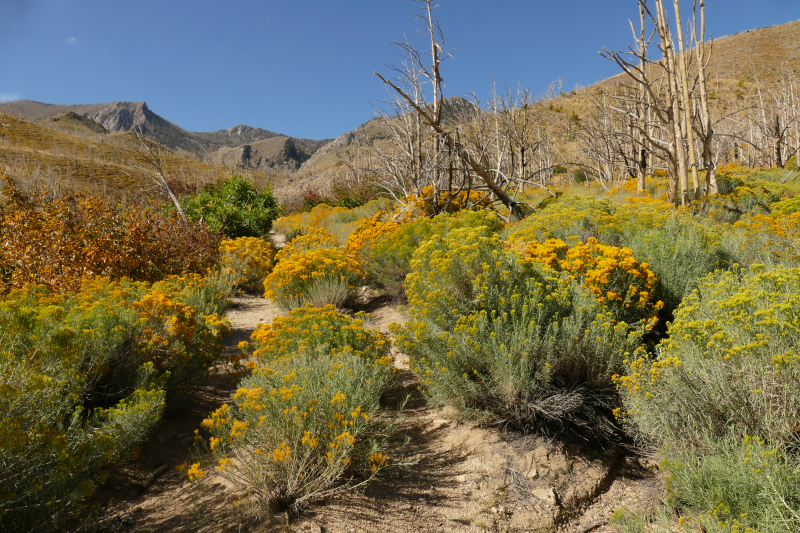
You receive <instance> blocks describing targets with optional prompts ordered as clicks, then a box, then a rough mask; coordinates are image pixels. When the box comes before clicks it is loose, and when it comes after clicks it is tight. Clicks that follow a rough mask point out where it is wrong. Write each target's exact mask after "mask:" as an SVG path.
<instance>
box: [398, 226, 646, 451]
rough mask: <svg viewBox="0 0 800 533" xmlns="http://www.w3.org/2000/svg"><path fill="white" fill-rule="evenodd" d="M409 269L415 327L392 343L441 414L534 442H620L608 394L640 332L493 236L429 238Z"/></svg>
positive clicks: (473, 232)
mask: <svg viewBox="0 0 800 533" xmlns="http://www.w3.org/2000/svg"><path fill="white" fill-rule="evenodd" d="M412 267H413V271H412V272H411V274H409V275H408V278H407V279H406V294H407V296H408V299H409V308H408V309H407V310H406V312H407V313H408V315H409V318H410V320H409V321H408V323H407V324H406V325H405V326H402V327H394V328H393V333H395V334H396V335H397V338H396V342H397V345H398V346H399V347H400V348H401V349H402V350H404V351H405V352H406V353H408V354H409V355H410V356H411V358H412V367H413V368H414V369H415V371H416V372H417V373H418V374H419V376H420V380H421V381H422V383H423V384H424V385H425V388H426V391H427V393H428V394H429V395H430V397H431V399H432V400H433V401H434V402H435V403H437V404H450V405H453V406H454V407H457V408H459V409H461V410H464V411H465V412H468V413H472V414H474V415H476V416H477V417H478V418H479V419H484V420H488V421H492V422H495V423H503V424H507V425H509V426H511V427H515V428H518V429H521V430H526V431H528V430H533V431H539V432H543V433H549V432H561V431H575V432H579V433H581V434H582V435H583V436H584V438H586V437H594V438H596V439H597V440H600V441H604V442H607V441H608V440H609V439H611V438H613V437H614V435H615V433H616V428H615V426H614V423H613V421H611V420H609V419H608V418H607V417H605V416H604V415H602V413H601V411H602V409H603V408H604V406H605V405H607V403H606V402H609V403H613V398H609V397H608V395H606V396H604V395H603V392H601V391H603V390H608V388H609V384H610V383H611V375H612V374H613V373H614V372H615V371H616V370H618V369H619V368H620V365H621V361H622V357H623V353H624V352H632V351H634V349H636V348H637V347H638V345H639V342H640V340H641V336H642V333H643V331H642V328H641V327H631V326H629V325H628V324H626V323H624V322H622V321H618V320H616V319H615V318H614V316H613V315H612V314H611V313H609V312H608V311H607V310H606V309H604V308H603V307H602V306H601V305H600V304H599V303H598V302H597V299H596V298H595V297H594V296H593V295H592V294H591V293H589V292H588V291H586V290H584V289H582V288H581V287H580V285H579V284H578V283H577V282H576V281H573V280H570V279H569V277H568V275H567V274H566V273H559V272H556V271H554V270H552V269H550V268H548V267H546V266H544V265H542V264H541V263H539V262H538V261H529V260H526V259H525V258H524V256H523V255H522V254H521V253H519V252H517V251H514V250H506V249H505V246H504V244H503V242H502V241H501V240H500V238H499V237H498V236H497V235H494V234H491V233H489V232H487V231H486V228H481V227H477V228H460V229H456V230H453V231H451V232H450V233H448V234H447V235H445V236H443V237H440V236H438V235H436V236H433V237H431V238H430V239H428V240H427V241H425V242H424V243H423V244H422V245H421V246H420V248H419V249H418V250H417V252H416V253H415V254H414V258H413V260H412Z"/></svg>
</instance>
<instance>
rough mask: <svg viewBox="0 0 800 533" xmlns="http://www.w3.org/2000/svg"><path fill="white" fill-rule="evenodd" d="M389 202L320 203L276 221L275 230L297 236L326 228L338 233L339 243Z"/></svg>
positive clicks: (380, 200) (382, 200)
mask: <svg viewBox="0 0 800 533" xmlns="http://www.w3.org/2000/svg"><path fill="white" fill-rule="evenodd" d="M389 203H390V202H389V200H388V199H386V198H379V199H377V200H370V201H369V202H367V203H366V204H364V205H362V206H359V207H355V208H353V209H348V208H345V207H332V206H329V205H327V204H319V205H316V206H314V207H313V208H312V209H311V210H310V211H306V212H300V213H295V214H293V215H289V216H286V217H283V218H281V219H280V220H278V221H277V222H276V223H275V231H277V232H278V233H283V234H284V235H287V236H295V235H304V234H306V233H309V232H311V231H312V230H315V229H324V230H326V231H328V232H329V233H331V234H333V235H336V237H337V238H338V239H339V242H337V245H338V244H341V243H342V242H344V241H345V240H346V239H347V237H348V235H349V234H350V233H351V232H352V231H353V230H354V229H356V228H357V227H358V225H359V224H360V223H361V221H363V220H365V219H368V218H372V217H373V216H374V215H375V214H376V213H377V212H379V211H381V210H384V209H386V208H387V206H388V205H389Z"/></svg>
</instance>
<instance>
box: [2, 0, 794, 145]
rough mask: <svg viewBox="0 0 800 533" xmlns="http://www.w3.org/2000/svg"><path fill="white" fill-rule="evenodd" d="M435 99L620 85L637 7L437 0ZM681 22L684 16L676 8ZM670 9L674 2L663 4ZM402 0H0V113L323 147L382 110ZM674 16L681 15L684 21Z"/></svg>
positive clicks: (582, 1)
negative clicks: (60, 114)
mask: <svg viewBox="0 0 800 533" xmlns="http://www.w3.org/2000/svg"><path fill="white" fill-rule="evenodd" d="M440 3H441V7H440V8H439V9H437V11H436V13H437V15H438V18H439V21H440V23H441V25H442V27H443V29H444V32H445V37H446V38H447V42H446V48H448V49H449V50H451V51H452V52H453V56H454V57H453V59H451V60H448V61H447V63H446V65H445V66H446V67H447V69H446V70H445V71H444V79H445V83H446V89H445V95H446V96H453V95H462V96H463V95H465V94H467V93H471V92H473V91H475V92H476V93H477V94H478V95H479V96H481V97H485V96H487V95H488V93H489V88H490V85H491V82H492V78H495V79H497V81H498V82H500V83H504V82H508V83H510V84H512V85H515V84H516V83H517V82H518V81H520V80H521V81H522V83H523V84H524V85H526V86H528V87H530V88H531V89H532V90H533V91H534V92H536V93H537V94H538V93H541V92H543V91H544V90H546V89H547V86H548V84H549V83H550V82H551V81H553V80H555V79H557V78H559V77H560V78H563V79H564V87H565V88H566V89H571V88H572V87H574V86H575V84H576V83H579V84H581V85H589V84H591V83H594V82H596V81H598V80H600V79H603V78H606V77H609V76H611V75H614V74H616V73H617V70H616V68H615V66H614V65H613V64H612V63H610V62H609V61H607V60H605V59H603V58H601V57H599V56H598V55H597V51H598V50H600V49H601V48H602V47H603V46H605V47H607V48H610V49H621V48H624V47H625V46H626V45H627V44H628V43H629V42H631V37H630V30H629V26H628V19H629V18H635V17H636V16H637V9H636V2H635V0H570V1H566V0H550V1H543V0H527V1H523V0H494V1H486V0H484V1H477V0H440ZM682 3H684V4H686V6H685V7H684V9H686V10H688V9H689V2H688V1H687V0H684V1H683V2H682ZM670 4H671V2H670ZM707 5H708V7H707V19H708V26H709V30H710V31H713V32H714V34H715V35H716V36H722V35H728V34H732V33H736V32H740V31H744V30H748V29H753V28H758V27H762V26H770V25H773V24H782V23H784V22H789V21H793V20H797V19H798V18H800V1H798V0H759V1H757V2H756V1H753V0H707ZM416 6H417V5H416V4H413V3H412V2H411V0H338V1H332V0H295V1H281V2H277V1H274V0H261V1H255V0H227V1H224V2H223V1H219V0H216V1H208V0H158V1H155V0H136V1H135V2H130V1H127V2H122V1H119V0H0V100H5V101H7V100H9V99H30V100H38V101H42V102H48V103H59V104H76V103H101V102H109V101H113V100H128V101H141V100H144V101H146V102H147V103H148V105H149V106H150V108H151V109H152V110H153V111H154V112H156V113H158V114H159V115H161V116H162V117H164V118H166V119H167V120H170V121H172V122H174V123H176V124H178V125H179V126H182V127H184V128H186V129H188V130H191V131H212V130H217V129H222V128H227V127H230V126H234V125H237V124H248V125H251V126H258V127H262V128H265V129H269V130H272V131H277V132H281V133H285V134H288V135H293V136H295V137H305V138H316V139H321V138H326V137H335V136H336V135H338V134H340V133H342V132H345V131H348V130H351V129H353V128H355V127H356V126H358V125H359V124H361V123H362V122H364V121H365V120H367V119H368V118H369V115H370V114H371V113H372V107H371V105H370V104H369V102H368V101H367V100H369V99H373V100H374V99H380V98H381V97H383V96H384V95H385V91H384V88H383V86H382V84H381V82H380V80H379V79H378V78H377V77H376V76H375V75H374V74H373V72H374V71H375V70H379V71H381V72H383V73H386V72H387V70H388V69H386V68H385V67H384V66H383V63H387V62H392V61H394V60H395V59H396V56H395V52H394V50H393V49H392V48H391V47H387V43H389V42H391V41H396V40H402V39H403V38H404V35H407V36H408V37H409V38H411V39H413V38H414V32H415V30H416V28H417V27H416V25H415V22H414V21H413V20H412V19H411V15H410V14H409V10H411V9H413V8H414V7H416ZM685 16H686V14H684V18H685Z"/></svg>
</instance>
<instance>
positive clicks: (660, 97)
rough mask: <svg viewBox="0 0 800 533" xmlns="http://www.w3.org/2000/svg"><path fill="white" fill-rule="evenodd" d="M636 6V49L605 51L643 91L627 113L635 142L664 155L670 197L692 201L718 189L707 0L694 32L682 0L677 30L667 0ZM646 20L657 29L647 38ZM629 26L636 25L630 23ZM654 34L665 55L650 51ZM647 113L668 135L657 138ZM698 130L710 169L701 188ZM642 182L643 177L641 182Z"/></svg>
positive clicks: (675, 1) (677, 10)
mask: <svg viewBox="0 0 800 533" xmlns="http://www.w3.org/2000/svg"><path fill="white" fill-rule="evenodd" d="M638 5H639V13H640V22H641V29H640V31H639V33H638V34H637V32H636V31H635V30H634V39H635V41H636V47H635V48H634V47H629V49H628V51H627V52H610V51H608V50H607V49H605V48H604V49H603V52H601V55H602V56H603V57H606V58H607V59H610V60H612V61H614V62H615V63H617V65H619V66H620V68H622V70H623V72H624V73H625V74H626V75H627V76H628V77H629V78H631V79H632V80H633V81H634V82H635V84H636V86H637V88H638V89H639V96H638V100H636V106H635V108H636V111H630V110H625V111H624V112H626V113H628V114H629V116H630V118H631V119H632V124H633V125H634V126H633V127H634V130H635V132H636V135H635V136H634V138H633V139H631V142H632V143H634V144H641V145H642V146H641V147H640V149H644V150H646V151H647V150H650V149H652V150H655V151H656V152H657V153H659V154H660V155H661V156H662V157H664V159H665V161H666V163H667V169H668V173H669V178H670V185H669V190H668V196H669V199H670V200H671V201H672V202H674V203H680V204H682V205H688V203H689V202H690V201H691V200H693V199H697V198H699V197H700V196H702V195H703V194H704V193H705V194H713V193H715V192H716V182H715V178H714V173H713V152H712V150H713V148H712V146H713V134H714V132H713V128H712V127H711V118H710V113H709V111H708V94H707V90H706V73H705V69H706V67H707V64H708V56H707V55H706V50H705V2H704V1H701V3H700V15H701V24H700V27H701V32H700V34H699V35H698V34H697V31H696V29H697V24H696V19H697V3H696V2H695V4H694V9H693V11H692V21H691V22H690V26H691V28H693V31H692V32H691V33H689V32H684V31H683V23H682V20H681V13H680V5H679V1H678V0H673V8H674V14H675V26H676V31H675V32H673V30H672V28H671V26H670V21H669V17H668V15H667V11H666V9H665V7H664V0H654V11H651V10H650V9H649V7H648V5H647V0H638ZM646 18H649V19H650V21H651V23H652V25H653V28H654V29H653V34H652V35H651V36H650V37H646V32H645V23H646ZM631 26H632V29H633V25H632V24H631ZM655 35H657V36H658V39H659V41H658V47H659V50H660V51H661V54H662V58H661V59H660V60H658V61H654V60H652V59H651V58H650V57H649V55H648V54H647V50H648V46H649V44H650V39H652V37H653V36H655ZM687 36H688V37H687ZM676 41H677V48H678V49H677V50H676ZM692 43H694V45H695V48H696V49H697V57H696V59H695V58H694V56H693V55H692V54H691V53H689V50H688V46H691V45H692ZM646 115H650V116H652V117H653V118H654V119H655V120H656V121H657V122H658V125H659V128H658V130H660V131H663V132H664V133H666V138H665V139H661V138H658V137H657V136H654V135H653V130H652V129H651V130H650V131H648V128H649V127H651V126H652V123H650V122H649V121H648V118H647V116H646ZM698 115H699V116H698ZM696 134H697V136H698V140H699V141H700V143H701V144H702V145H703V152H704V156H703V157H704V165H705V167H706V168H705V170H706V183H705V185H704V186H703V187H701V185H700V180H699V168H698V158H697V148H696V143H695V135H696ZM690 171H691V173H692V187H691V189H690V186H689V172H690ZM642 180H643V178H642V177H640V184H642Z"/></svg>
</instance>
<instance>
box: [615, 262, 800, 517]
mask: <svg viewBox="0 0 800 533" xmlns="http://www.w3.org/2000/svg"><path fill="white" fill-rule="evenodd" d="M798 316H800V269H788V268H784V267H776V268H774V269H769V270H768V269H766V268H764V267H763V265H762V266H756V265H753V266H752V267H751V268H750V269H749V270H743V269H736V270H734V271H730V272H716V273H713V274H710V275H708V276H707V277H705V278H703V279H702V280H701V281H700V283H699V287H698V289H697V290H696V291H695V292H694V293H692V294H691V295H690V296H688V297H687V298H686V299H685V301H684V302H683V303H682V304H681V306H680V307H679V308H678V310H677V311H676V313H675V320H674V322H673V323H672V324H671V325H670V327H669V335H670V336H669V338H668V339H666V340H665V341H663V342H662V344H661V345H660V346H659V347H658V350H657V351H656V354H655V356H654V357H653V358H646V357H640V358H636V359H635V360H632V362H631V363H630V365H629V369H628V371H627V375H625V376H624V377H621V378H619V379H618V382H619V385H620V390H621V392H622V395H623V399H624V406H625V407H624V410H623V411H622V412H621V413H620V416H621V417H622V418H624V420H625V421H626V423H627V424H628V425H629V426H630V427H631V428H632V429H633V430H634V431H635V432H636V433H638V434H639V435H641V436H643V438H645V439H647V440H649V441H650V442H654V443H656V444H658V445H660V447H661V453H662V455H663V456H664V457H665V459H666V460H667V462H666V463H665V466H666V469H667V471H668V473H669V488H670V491H671V494H672V495H673V497H674V503H675V504H676V505H685V506H687V507H688V510H689V512H688V513H687V514H688V515H690V516H692V517H693V520H696V521H698V522H699V523H702V524H711V525H713V529H712V527H711V525H707V527H708V530H709V531H712V530H713V531H730V529H725V527H728V528H729V527H730V526H731V523H732V522H731V520H738V521H739V522H740V523H741V524H742V525H741V529H742V530H743V529H744V528H745V527H751V528H753V530H756V531H790V530H796V529H797V528H798V526H800V519H799V518H798V517H799V516H800V514H798V512H799V511H800V498H798V494H800V491H799V490H798V489H799V488H800V483H798V481H797V479H796V478H797V474H798V473H800V469H799V468H800V464H799V463H798V459H797V452H798V449H800V433H798V430H799V429H800V424H799V423H798V413H800V322H799V321H798ZM743 514H744V515H745V516H744V517H743V516H742V515H743ZM723 521H726V522H727V525H726V526H724V527H723V526H722V525H720V524H719V523H722V522H723ZM715 522H719V523H717V524H715ZM723 525H724V524H723Z"/></svg>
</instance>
